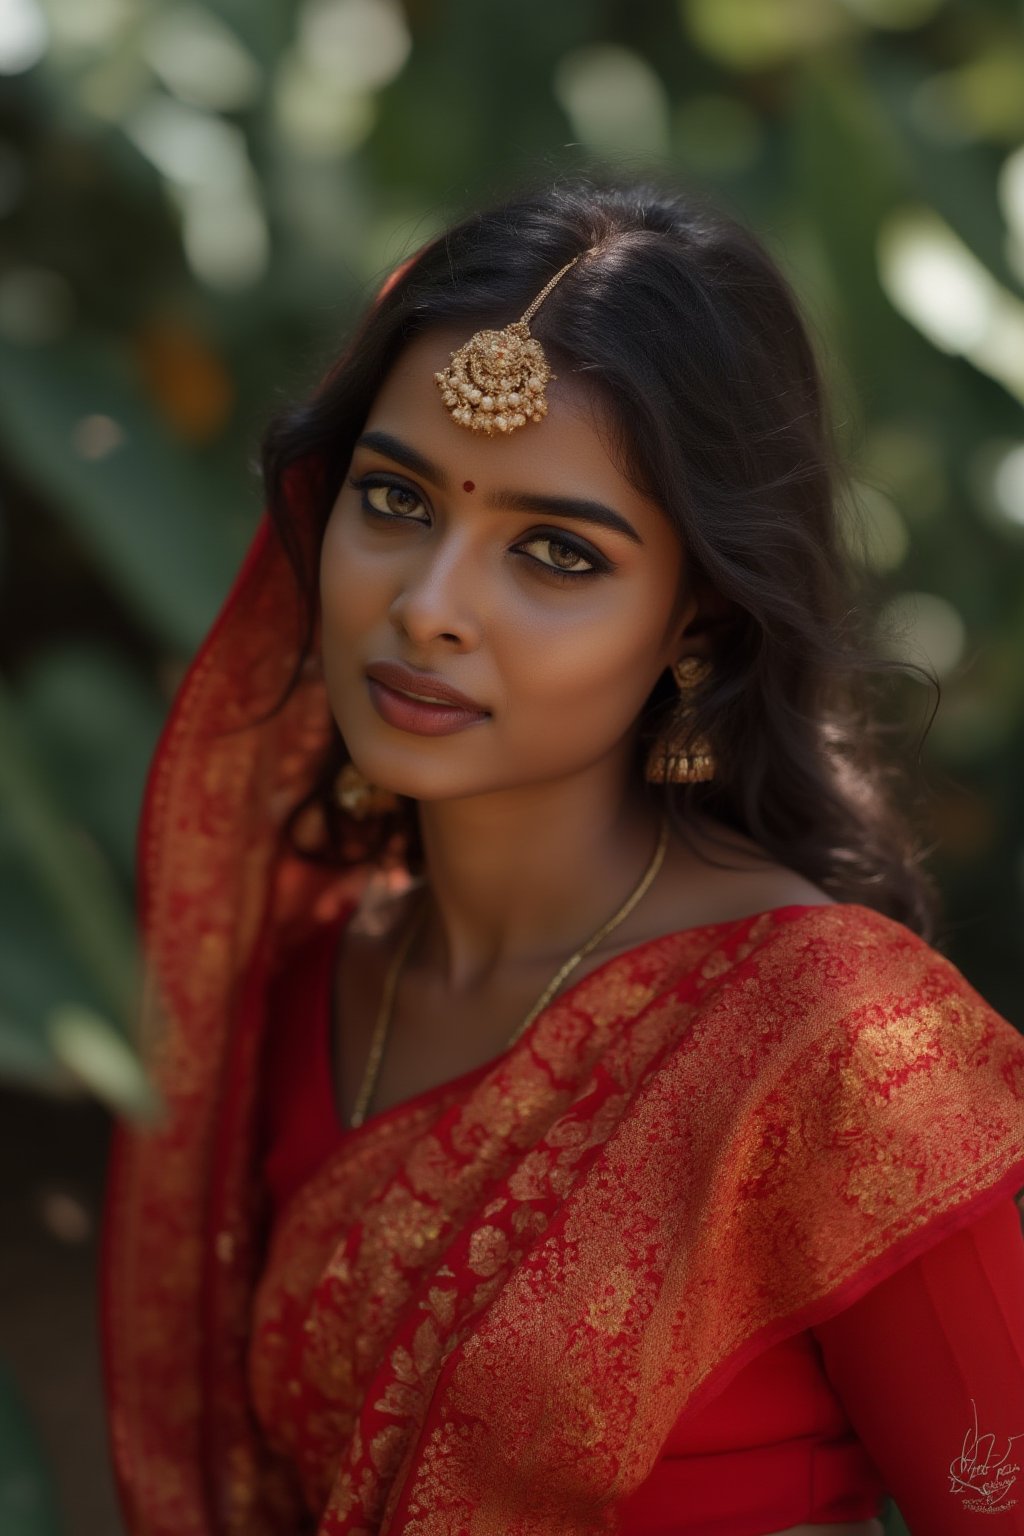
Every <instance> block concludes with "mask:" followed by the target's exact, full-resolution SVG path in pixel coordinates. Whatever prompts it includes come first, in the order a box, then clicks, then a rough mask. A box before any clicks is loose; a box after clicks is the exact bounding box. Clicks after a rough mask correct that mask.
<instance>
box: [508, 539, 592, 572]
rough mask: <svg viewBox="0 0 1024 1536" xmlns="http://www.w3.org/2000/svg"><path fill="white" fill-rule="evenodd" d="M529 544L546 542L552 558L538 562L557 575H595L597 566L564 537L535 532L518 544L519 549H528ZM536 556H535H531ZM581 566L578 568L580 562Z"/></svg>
mask: <svg viewBox="0 0 1024 1536" xmlns="http://www.w3.org/2000/svg"><path fill="white" fill-rule="evenodd" d="M531 544H546V545H547V546H548V549H549V550H550V551H551V554H552V556H553V559H551V560H541V561H540V564H541V565H543V566H546V567H547V569H548V570H550V571H553V572H554V573H555V574H556V575H558V576H596V575H597V574H598V569H599V568H598V566H597V565H596V564H595V562H594V561H593V560H592V559H591V558H590V556H589V555H587V554H584V552H583V550H582V549H577V547H576V545H575V544H569V543H567V542H566V540H565V539H556V538H555V536H554V535H553V534H550V533H544V534H535V535H534V537H533V538H532V539H525V540H524V541H523V543H522V544H520V545H519V548H520V549H529V548H530V545H531ZM531 558H536V557H531ZM581 561H582V562H583V568H582V569H581V568H580V562H581Z"/></svg>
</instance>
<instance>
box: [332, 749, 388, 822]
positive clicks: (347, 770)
mask: <svg viewBox="0 0 1024 1536" xmlns="http://www.w3.org/2000/svg"><path fill="white" fill-rule="evenodd" d="M334 798H335V799H336V800H337V802H338V804H339V805H340V806H341V808H342V810H343V811H347V812H348V814H349V815H350V816H351V817H353V818H354V820H356V821H366V820H367V818H368V817H370V816H383V815H384V814H385V813H386V812H387V811H397V809H398V797H397V795H394V794H393V793H392V792H391V790H390V789H382V788H381V787H380V785H378V784H371V783H370V781H369V779H368V778H367V777H366V775H365V774H362V773H360V772H359V769H358V768H357V767H356V765H355V763H346V764H345V766H344V768H343V769H342V770H341V772H340V773H339V774H338V776H337V778H336V779H335V781H334Z"/></svg>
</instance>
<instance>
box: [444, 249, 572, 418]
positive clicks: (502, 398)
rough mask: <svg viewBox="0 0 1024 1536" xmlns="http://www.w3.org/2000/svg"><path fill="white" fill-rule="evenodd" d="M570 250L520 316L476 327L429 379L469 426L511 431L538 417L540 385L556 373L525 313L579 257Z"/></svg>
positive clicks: (542, 404) (542, 407)
mask: <svg viewBox="0 0 1024 1536" xmlns="http://www.w3.org/2000/svg"><path fill="white" fill-rule="evenodd" d="M579 259H580V258H579V256H578V255H577V256H574V257H573V259H572V261H567V262H566V264H565V266H564V267H562V269H561V271H559V272H556V273H555V275H554V277H553V278H552V279H551V280H550V282H548V283H545V285H544V287H543V288H542V289H541V291H540V293H538V295H537V297H536V298H535V299H534V301H533V303H532V304H531V305H530V306H529V308H528V309H526V310H525V311H524V313H523V315H522V316H521V318H520V319H518V320H514V321H513V322H512V324H511V325H506V326H505V328H504V330H501V331H477V332H476V333H475V334H474V335H472V336H471V337H470V338H469V340H468V341H467V342H464V343H463V345H462V346H461V347H459V349H458V351H457V352H453V353H452V354H451V362H450V363H449V364H448V366H447V368H442V369H441V371H440V373H435V374H434V380H435V382H436V384H437V387H438V389H439V390H440V391H441V398H442V400H443V401H444V403H445V405H446V406H447V407H448V413H449V415H450V416H451V418H452V420H453V421H457V422H458V424H459V426H460V427H469V428H471V430H472V431H474V432H486V433H487V435H488V437H493V436H494V434H495V432H514V431H515V430H516V428H517V427H525V425H526V423H527V422H528V421H542V420H543V419H544V417H545V416H546V415H547V411H548V402H547V399H546V398H545V395H544V386H545V385H546V384H547V383H548V382H549V381H550V380H551V379H554V378H556V377H557V375H556V374H554V373H552V371H551V365H550V364H549V362H548V360H547V358H546V357H545V356H544V348H543V347H542V346H541V344H540V342H539V341H537V340H536V339H535V337H533V336H531V335H530V325H529V322H530V319H531V317H532V316H533V315H534V314H535V313H536V312H537V310H538V309H539V308H540V306H541V305H542V304H543V302H544V300H545V299H546V298H547V296H548V294H549V293H550V292H551V290H552V288H553V287H554V286H555V284H556V283H557V282H558V280H559V278H562V277H564V276H565V274H566V273H567V272H568V270H569V268H570V267H574V266H575V265H576V263H577V262H578V261H579Z"/></svg>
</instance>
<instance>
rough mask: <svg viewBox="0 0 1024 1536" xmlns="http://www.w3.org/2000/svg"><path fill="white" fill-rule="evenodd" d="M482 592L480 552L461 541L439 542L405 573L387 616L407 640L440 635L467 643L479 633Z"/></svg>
mask: <svg viewBox="0 0 1024 1536" xmlns="http://www.w3.org/2000/svg"><path fill="white" fill-rule="evenodd" d="M484 588H485V575H484V572H483V569H482V558H481V555H480V553H479V551H477V552H474V551H473V550H472V549H471V547H470V544H469V541H468V540H467V539H465V538H463V539H459V538H458V537H457V536H454V535H453V536H452V537H450V538H447V539H438V540H437V541H436V542H432V543H431V545H430V548H429V549H424V550H420V551H418V552H417V553H416V554H415V555H414V556H412V557H411V558H410V562H409V564H408V566H406V567H404V569H403V575H402V578H401V580H400V584H399V591H398V593H397V595H396V596H395V598H394V601H393V602H392V604H391V613H392V615H393V617H395V618H396V619H398V620H400V621H401V623H402V625H403V627H404V628H405V630H406V631H407V632H408V634H409V635H410V636H414V637H418V638H420V639H425V638H429V636H431V635H433V634H438V633H445V634H454V635H458V636H459V637H460V638H462V639H463V640H467V641H472V640H473V639H475V638H476V636H477V634H478V633H479V616H480V612H481V602H482V601H485V598H484Z"/></svg>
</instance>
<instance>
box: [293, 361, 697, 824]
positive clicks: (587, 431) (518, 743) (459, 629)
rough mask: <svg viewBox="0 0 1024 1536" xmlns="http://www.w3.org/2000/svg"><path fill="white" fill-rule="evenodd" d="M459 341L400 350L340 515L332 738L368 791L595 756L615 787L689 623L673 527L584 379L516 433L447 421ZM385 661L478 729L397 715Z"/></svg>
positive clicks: (521, 781) (459, 788)
mask: <svg viewBox="0 0 1024 1536" xmlns="http://www.w3.org/2000/svg"><path fill="white" fill-rule="evenodd" d="M465 340H466V336H465V335H462V334H452V333H448V332H444V333H441V332H431V333H428V334H427V335H425V336H420V337H418V338H417V339H416V340H415V341H413V342H412V343H410V345H409V346H408V347H407V349H406V350H405V351H404V352H403V353H402V355H401V357H400V358H399V360H398V362H397V363H396V365H395V366H394V368H393V369H392V371H391V373H390V374H389V375H388V377H387V378H386V380H385V382H384V385H383V387H382V389H381V391H380V393H379V394H378V396H377V398H376V400H375V401H374V403H373V406H372V408H371V410H370V413H369V416H368V418H367V421H366V425H365V427H364V430H363V434H362V436H361V438H360V440H359V442H358V443H357V445H356V448H355V451H354V454H353V457H352V461H351V464H350V466H349V469H348V472H347V474H346V476H345V480H344V482H343V484H342V487H341V490H340V491H339V494H338V497H337V500H336V501H335V503H334V507H333V509H332V511H331V515H330V519H329V521H328V524H327V528H326V531H325V535H324V541H323V548H322V552H321V562H320V594H321V607H322V643H323V665H324V675H325V680H326V684H327V691H328V696H329V698H330V703H331V708H332V710H333V713H334V717H335V720H336V722H337V725H338V729H339V730H340V732H341V734H342V737H343V738H344V741H345V744H346V746H347V748H348V750H349V753H350V754H351V757H352V759H353V761H354V762H355V764H356V766H357V767H358V768H359V769H361V771H362V772H363V773H364V774H366V776H367V777H368V778H369V779H370V780H371V781H372V782H374V783H376V784H379V785H382V786H384V787H386V788H388V789H391V790H394V791H396V792H398V793H400V794H403V795H409V796H411V797H413V798H415V799H418V800H443V799H449V798H455V797H462V796H468V795H480V794H486V793H489V792H496V791H497V792H501V791H508V790H514V789H522V788H523V787H525V786H529V785H542V784H551V783H553V782H554V781H559V780H567V779H572V778H574V777H575V776H576V775H578V774H580V773H585V772H587V771H591V770H593V769H595V768H598V766H599V765H601V764H603V765H605V766H606V767H607V768H609V769H611V770H612V771H613V772H614V773H616V774H617V775H618V776H619V777H620V779H621V782H622V783H623V784H624V783H625V782H626V780H627V778H628V774H629V764H630V761H631V759H632V757H633V753H634V751H635V746H634V740H635V728H636V725H637V717H638V715H639V712H640V710H641V708H642V706H643V704H644V702H645V700H646V699H647V697H648V695H649V693H650V691H651V689H652V688H653V687H654V684H655V683H656V681H657V679H658V677H659V675H660V674H661V672H662V671H663V669H664V668H665V667H666V666H670V665H671V664H672V662H673V661H675V660H676V659H677V657H678V656H679V655H680V653H681V648H680V640H681V637H682V634H683V631H684V629H685V628H686V626H687V625H688V623H689V622H690V620H691V619H692V618H693V616H694V613H695V612H696V607H697V605H696V602H695V601H694V600H693V599H688V601H687V602H686V603H685V604H682V605H680V607H679V609H678V611H677V612H676V613H675V614H674V613H673V609H674V607H675V606H676V604H677V599H678V594H679V592H680V584H681V582H682V579H683V551H682V548H681V546H680V542H679V539H678V536H677V535H676V533H675V531H674V529H673V527H672V526H671V524H670V523H669V521H668V519H667V517H666V516H665V514H664V513H663V512H662V511H661V509H660V508H659V507H658V506H657V504H655V503H654V502H652V501H649V500H648V499H647V498H646V497H644V496H642V495H640V494H639V493H638V492H637V491H636V490H635V489H633V487H632V486H631V485H630V484H629V482H628V481H627V480H625V479H624V478H623V476H622V475H621V473H620V472H619V470H618V469H617V468H616V467H615V465H614V463H613V462H612V459H611V458H610V457H609V452H608V450H607V449H606V447H605V435H604V433H603V432H602V426H601V417H600V415H599V413H598V412H597V411H596V410H595V408H594V407H593V405H592V400H591V397H590V396H588V394H587V393H586V392H585V390H584V389H583V387H582V386H581V385H580V384H579V382H578V381H576V380H574V379H572V378H570V377H562V378H559V379H557V380H554V381H552V382H551V383H550V384H549V385H548V388H547V396H548V406H549V409H548V415H547V416H546V418H545V419H544V420H543V421H541V422H536V423H534V422H529V423H527V425H526V426H525V427H522V428H520V429H519V430H518V431H516V432H513V433H511V434H510V435H509V436H508V437H503V436H502V437H499V436H497V435H496V436H494V437H490V438H489V437H486V436H485V435H484V434H482V433H477V432H473V431H470V430H469V429H468V428H466V427H463V426H459V425H458V424H457V423H455V422H454V421H452V419H451V417H450V416H449V414H448V411H447V409H446V408H445V406H444V404H443V402H442V400H441V396H440V393H439V391H438V389H437V386H436V384H435V383H434V373H435V371H436V370H438V369H440V368H443V367H444V366H445V365H446V364H447V362H448V360H449V354H450V352H451V351H452V349H453V348H455V347H457V346H459V345H461V343H462V342H463V341H465ZM563 502H564V503H566V505H556V503H563ZM568 503H573V504H575V508H573V507H570V506H569V505H568ZM584 503H590V504H592V505H591V507H590V508H589V509H588V508H587V507H585V506H584V505H583V504H584ZM574 510H575V511H579V512H588V513H589V515H588V516H587V517H579V516H575V515H572V514H573V511H574ZM593 519H605V520H606V521H604V522H602V521H599V520H593ZM612 523H614V524H617V525H618V526H609V524H612ZM562 573H567V574H562ZM577 573H578V574H577ZM378 661H395V662H400V663H403V664H405V665H407V666H409V667H411V668H413V669H419V670H423V671H428V672H431V673H433V674H434V677H435V678H440V679H442V680H443V681H445V682H447V683H450V684H452V685H453V686H454V687H456V688H458V689H460V690H462V692H464V693H466V694H468V695H469V696H470V697H471V698H472V699H474V700H476V701H477V702H478V703H479V704H481V705H482V706H483V707H484V708H485V709H486V710H487V712H488V713H487V717H486V719H484V720H482V721H480V722H478V723H474V724H473V725H470V726H468V727H467V728H466V729H463V730H460V731H457V732H455V733H454V734H450V735H441V736H429V735H421V734H418V733H413V732H411V731H409V730H406V729H402V728H400V727H398V726H396V725H394V724H391V723H389V722H388V721H387V720H385V719H383V718H382V716H381V715H380V714H379V713H378V711H377V709H376V708H375V706H374V703H373V701H372V697H371V691H370V688H369V685H368V680H367V677H366V668H367V667H368V666H369V665H370V664H371V663H373V662H378ZM422 692H424V693H430V692H431V689H430V687H429V681H427V682H425V683H424V684H423V686H422Z"/></svg>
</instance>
